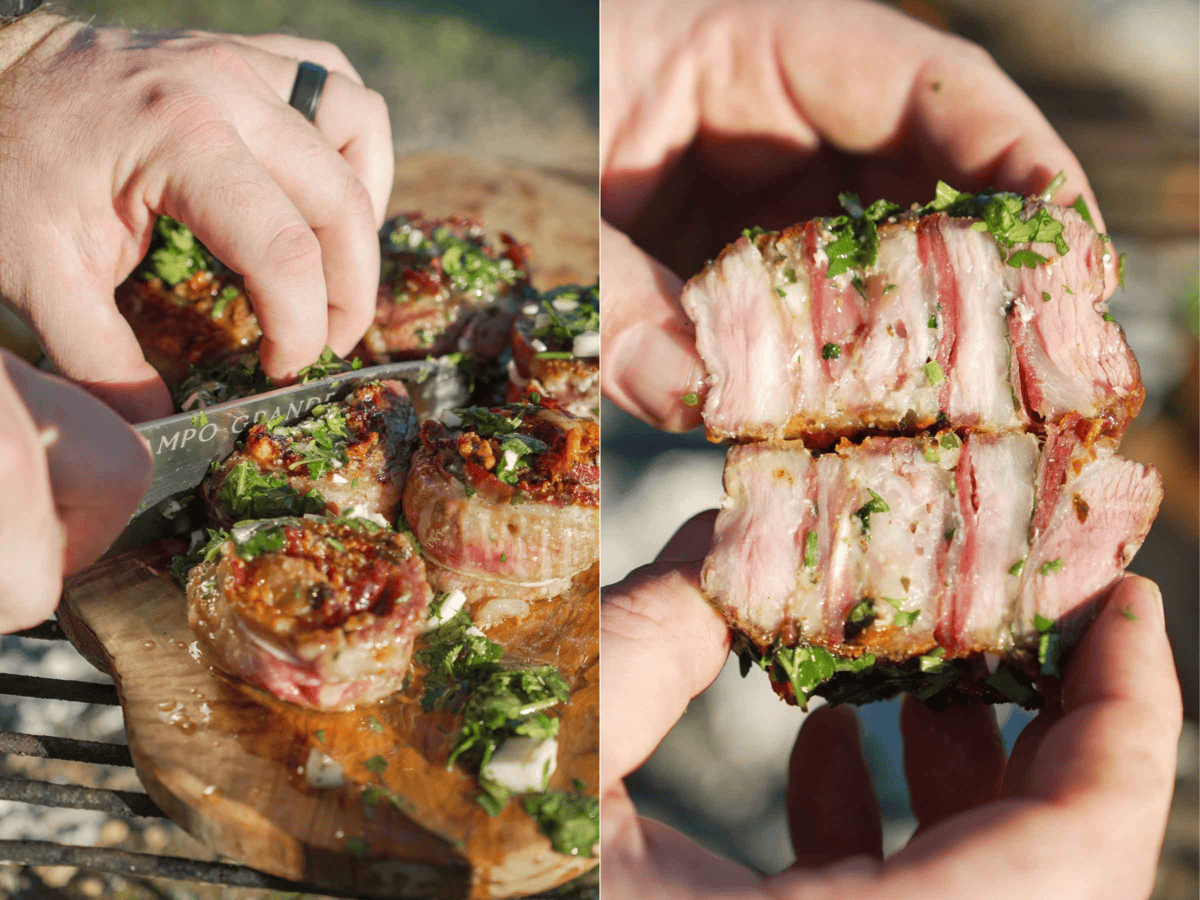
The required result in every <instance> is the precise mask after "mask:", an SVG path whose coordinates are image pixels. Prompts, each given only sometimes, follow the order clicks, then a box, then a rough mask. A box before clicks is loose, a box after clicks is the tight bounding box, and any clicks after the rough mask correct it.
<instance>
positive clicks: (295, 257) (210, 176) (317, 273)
mask: <svg viewBox="0 0 1200 900" xmlns="http://www.w3.org/2000/svg"><path fill="white" fill-rule="evenodd" d="M173 137H174V138H175V140H172V141H170V143H169V145H168V147H169V149H165V150H164V151H163V153H162V154H161V155H160V156H159V158H156V159H154V160H153V161H152V167H155V168H156V169H157V170H161V172H163V173H165V174H164V175H163V176H161V178H162V184H163V187H162V192H161V196H160V197H158V198H156V197H154V196H153V194H152V196H151V198H150V203H149V205H150V206H151V207H152V208H154V209H156V210H158V211H161V212H164V213H166V214H167V215H169V216H171V217H172V218H175V219H178V220H179V221H181V222H183V223H184V224H186V225H187V226H188V227H189V228H191V229H192V231H193V232H195V234H196V237H197V238H199V239H200V240H201V241H202V242H203V243H204V244H205V246H207V247H208V248H209V249H210V250H211V251H212V252H213V253H214V254H216V256H217V258H218V259H220V260H221V261H222V262H224V263H225V264H226V265H227V266H229V267H230V268H232V269H233V270H234V271H236V272H240V273H241V274H242V275H243V276H244V277H245V280H246V292H247V294H248V295H249V297H250V301H251V303H252V304H253V306H254V312H255V315H256V316H257V317H258V321H259V324H260V326H261V327H262V330H263V340H262V344H261V345H260V348H259V354H260V358H261V360H262V367H263V370H264V371H265V372H266V373H267V375H268V376H270V377H271V378H272V379H277V380H279V379H287V378H289V377H292V376H294V375H295V373H296V372H297V371H299V370H300V369H301V368H302V367H304V366H306V365H308V364H309V363H311V362H312V361H313V360H315V359H316V358H317V356H318V355H320V353H321V350H322V349H323V348H324V347H325V344H326V342H327V340H328V295H327V293H326V289H325V276H324V271H323V268H322V252H321V251H322V248H321V243H320V241H319V240H318V238H317V235H316V234H315V233H314V232H313V230H312V228H310V227H309V225H308V223H307V222H306V221H305V219H304V217H303V216H302V215H301V214H300V212H299V210H297V209H296V207H295V205H294V204H293V203H292V201H291V200H290V199H289V198H288V197H287V195H286V194H285V193H284V192H283V190H282V188H280V187H279V185H278V184H277V183H276V182H275V181H274V179H272V178H271V177H270V176H269V175H268V173H267V172H266V170H265V169H264V168H263V166H262V164H261V163H259V162H258V161H257V160H256V159H254V157H253V156H252V155H251V153H250V151H249V149H248V148H247V146H246V144H245V142H244V141H243V140H242V138H241V137H240V136H239V135H238V133H237V131H236V130H235V129H234V128H233V126H232V125H231V124H229V123H228V122H227V121H225V120H223V119H221V118H218V117H217V115H216V113H215V111H213V112H212V113H211V114H210V115H209V116H208V120H207V122H205V124H204V125H202V126H192V127H190V128H188V130H187V131H184V132H182V133H177V134H175V135H174V136H173Z"/></svg>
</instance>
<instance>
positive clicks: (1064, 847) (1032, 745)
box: [600, 0, 1182, 900]
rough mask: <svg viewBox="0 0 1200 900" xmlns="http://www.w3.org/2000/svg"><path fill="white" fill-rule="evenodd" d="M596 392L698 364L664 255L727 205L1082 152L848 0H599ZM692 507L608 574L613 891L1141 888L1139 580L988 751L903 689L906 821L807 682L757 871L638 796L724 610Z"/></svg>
mask: <svg viewBox="0 0 1200 900" xmlns="http://www.w3.org/2000/svg"><path fill="white" fill-rule="evenodd" d="M601 35H602V47H603V48H604V63H603V65H602V67H601V69H602V71H601V104H600V108H601V120H600V137H601V165H602V202H601V206H602V214H603V219H604V221H603V224H602V230H601V270H602V283H603V284H604V291H603V293H602V298H601V304H602V309H601V322H602V337H603V347H604V358H603V365H602V373H603V374H602V377H603V389H604V392H605V395H606V396H607V397H608V398H609V399H610V400H612V401H613V402H614V403H616V404H617V405H618V406H620V407H622V408H623V409H625V410H626V411H628V412H630V413H632V414H633V415H636V416H638V417H640V418H642V419H644V420H645V421H647V422H650V423H651V424H654V425H656V426H658V427H660V428H665V429H668V430H680V429H687V428H691V427H694V426H696V425H698V424H699V422H700V410H699V409H698V408H697V407H694V406H689V405H687V404H686V403H684V402H682V399H681V398H683V397H684V396H685V395H687V394H688V393H690V392H692V391H696V390H698V389H699V388H700V387H701V384H702V378H703V368H702V366H701V364H700V360H699V358H698V356H697V354H696V351H695V348H694V344H693V335H692V329H691V327H690V324H689V323H688V321H687V318H686V316H684V314H683V312H682V310H681V308H680V305H679V293H680V290H681V288H682V284H683V281H682V280H683V279H684V278H686V277H688V276H690V275H691V274H694V273H695V272H696V271H697V270H698V269H699V268H700V267H701V266H703V265H704V262H705V260H707V259H710V258H712V257H713V256H715V255H716V253H718V252H719V251H720V249H721V247H722V246H724V245H725V244H727V243H729V242H730V241H732V240H733V239H734V238H736V237H737V235H738V234H739V233H740V232H741V230H742V229H743V228H745V227H747V226H751V225H760V226H763V227H766V228H779V227H782V226H786V225H789V224H792V223H794V222H797V221H801V220H804V219H806V218H812V217H814V216H819V215H832V214H835V213H837V212H838V208H837V202H836V195H837V193H838V192H839V191H852V192H855V193H857V194H859V195H860V196H861V197H862V198H863V200H864V202H870V201H871V200H874V199H876V198H879V197H887V198H889V199H892V200H894V201H897V202H900V203H902V204H909V203H911V202H914V201H927V200H928V199H930V198H931V197H932V196H933V190H934V185H935V183H936V182H937V180H938V179H943V180H945V181H947V182H949V183H950V184H952V185H954V186H955V187H957V188H959V189H962V190H972V191H974V190H980V189H983V188H986V187H995V188H998V189H1004V190H1012V191H1017V192H1020V193H1023V194H1035V193H1039V192H1041V191H1043V190H1044V189H1045V188H1046V187H1047V185H1049V184H1050V182H1051V181H1052V179H1053V178H1054V175H1055V173H1057V172H1059V171H1062V172H1063V173H1064V174H1065V176H1066V181H1065V183H1064V185H1063V186H1062V187H1061V188H1060V189H1059V191H1058V192H1057V193H1056V194H1055V195H1054V197H1052V198H1051V199H1053V200H1056V201H1057V202H1061V203H1070V202H1072V201H1074V200H1075V198H1076V197H1078V196H1080V195H1082V196H1083V198H1084V200H1085V202H1086V203H1087V204H1088V206H1089V207H1090V209H1091V212H1092V216H1093V218H1094V219H1095V221H1096V225H1097V227H1098V228H1099V229H1100V230H1103V229H1104V224H1103V220H1102V219H1101V217H1100V215H1099V211H1098V207H1097V205H1096V203H1095V198H1094V196H1093V194H1092V192H1091V189H1090V187H1089V186H1088V183H1087V180H1086V178H1085V177H1084V175H1083V172H1082V170H1081V169H1080V167H1079V163H1078V162H1077V161H1076V159H1075V157H1074V156H1073V155H1072V153H1071V152H1070V150H1069V149H1068V148H1067V147H1066V145H1065V144H1064V143H1063V141H1062V140H1061V138H1059V136H1058V135H1057V134H1056V133H1055V132H1054V130H1053V128H1052V127H1051V126H1050V125H1049V123H1047V121H1046V120H1045V118H1044V117H1043V116H1042V114H1041V113H1040V112H1039V111H1038V110H1037V108H1036V107H1035V106H1034V104H1033V103H1032V101H1030V100H1029V98H1028V97H1026V96H1025V95H1024V94H1023V93H1022V92H1021V91H1020V89H1019V88H1017V87H1016V85H1014V84H1013V82H1012V81H1011V80H1010V79H1009V78H1008V77H1007V76H1006V75H1005V74H1004V73H1003V72H1002V71H1001V70H1000V69H999V68H998V67H997V66H996V65H995V64H994V62H993V61H992V60H991V59H990V58H989V57H988V56H987V54H986V53H984V52H983V51H982V50H980V49H979V48H978V47H976V46H974V45H972V44H970V43H968V42H966V41H963V40H961V39H959V38H957V37H954V36H952V35H948V34H944V33H941V32H937V31H935V30H933V29H930V28H928V27H925V26H923V25H921V24H919V23H917V22H916V21H914V20H912V19H909V18H907V17H906V16H904V15H902V14H900V13H898V12H896V11H894V10H890V9H887V8H884V7H881V6H876V5H873V4H870V3H867V2H856V0H842V2H832V0H825V2H822V0H786V2H785V0H778V2H770V0H762V2H754V0H748V2H741V3H733V2H725V0H697V2H691V3H685V2H667V0H637V2H634V0H611V2H605V3H604V4H602V8H601ZM711 532H712V515H711V514H705V515H702V516H701V517H698V518H697V519H695V520H693V521H692V522H690V523H688V524H687V525H685V526H684V528H683V529H681V530H680V532H679V533H678V534H677V535H676V536H675V538H673V539H672V541H671V542H670V543H669V544H668V546H667V548H666V549H665V550H664V551H663V553H662V554H661V555H660V557H659V559H658V561H656V562H655V563H653V564H652V565H650V566H646V567H644V568H642V569H639V570H636V571H635V572H634V573H633V574H632V575H631V576H630V577H629V578H627V579H626V580H624V581H622V582H620V583H619V584H616V585H613V586H612V587H610V588H609V589H607V591H606V592H605V595H604V604H603V608H602V614H601V629H602V637H601V639H602V643H603V647H604V653H603V655H602V685H603V689H602V710H601V722H602V723H603V736H602V745H601V746H602V752H601V781H602V790H603V794H602V806H601V821H602V833H601V842H602V867H603V872H604V877H603V891H604V896H605V898H606V900H627V898H641V897H654V898H656V900H663V898H703V897H721V898H723V900H735V898H736V900H741V898H747V900H748V898H768V897H769V898H773V900H790V898H797V900H800V898H804V900H812V898H829V900H832V898H847V900H850V898H853V900H871V898H880V900H884V898H886V900H905V898H910V897H911V898H914V900H915V898H922V900H924V898H928V897H929V896H930V895H931V894H935V895H937V896H942V897H972V898H992V897H995V898H1005V900H1011V898H1012V897H1014V896H1022V895H1023V894H1026V893H1029V892H1030V891H1037V892H1046V893H1050V894H1053V895H1054V896H1055V897H1064V898H1081V900H1082V898H1113V900H1119V898H1130V897H1146V896H1148V895H1149V893H1150V890H1151V888H1152V885H1153V881H1154V872H1155V864H1156V862H1157V858H1158V852H1159V847H1160V846H1161V842H1162V837H1163V832H1164V828H1165V823H1166V816H1167V810H1168V807H1169V804H1170V798H1171V793H1172V789H1173V785H1174V777H1175V756H1176V742H1177V740H1178V735H1179V730H1180V727H1181V715H1182V713H1181V706H1180V697H1179V686H1178V682H1177V680H1176V677H1175V672H1174V667H1173V664H1172V658H1171V651H1170V647H1169V645H1168V643H1167V639H1166V634H1165V630H1164V625H1163V613H1162V601H1161V598H1160V596H1159V593H1158V590H1157V588H1156V587H1155V585H1154V584H1153V583H1151V582H1149V581H1146V580H1145V579H1141V578H1135V577H1128V578H1125V579H1124V580H1122V581H1121V582H1119V583H1118V584H1117V585H1116V587H1115V588H1114V589H1113V590H1112V592H1111V593H1110V595H1109V596H1108V598H1107V599H1106V601H1105V602H1104V603H1103V605H1102V608H1101V611H1100V613H1099V616H1098V618H1097V619H1096V621H1095V623H1094V624H1093V626H1092V627H1091V629H1090V630H1089V631H1088V632H1087V634H1086V636H1085V637H1084V639H1083V641H1082V643H1081V644H1080V645H1079V646H1078V648H1077V649H1076V651H1075V654H1074V656H1073V657H1072V658H1071V659H1070V661H1069V663H1068V664H1067V666H1066V669H1065V676H1064V681H1063V690H1062V695H1061V701H1060V702H1052V703H1050V704H1049V705H1047V707H1045V708H1044V709H1043V710H1042V711H1041V712H1040V713H1039V714H1038V716H1037V718H1036V719H1034V720H1033V722H1032V723H1031V724H1030V725H1029V726H1027V727H1026V729H1025V731H1024V733H1023V734H1022V735H1021V737H1020V739H1019V740H1018V742H1017V744H1016V747H1015V748H1014V751H1013V754H1012V756H1011V758H1009V759H1007V760H1006V759H1005V755H1004V751H1003V746H1002V744H1001V741H1000V738H999V735H998V733H997V730H996V725H995V719H994V717H993V714H992V712H991V711H990V709H988V708H986V707H967V708H959V709H954V710H950V711H947V712H945V713H934V712H931V711H930V710H928V709H927V708H925V707H924V706H923V705H922V704H921V703H920V702H918V701H915V700H913V699H911V698H909V699H907V700H906V701H905V703H904V706H903V712H902V715H901V729H902V732H903V735H904V739H905V751H904V759H905V767H906V772H907V778H908V782H909V788H910V793H911V796H912V805H913V809H914V811H915V814H916V816H917V819H918V823H919V828H918V831H917V834H916V836H915V837H914V838H913V839H912V840H911V841H910V842H909V844H908V845H907V846H906V847H905V848H904V849H903V850H901V851H899V852H898V853H896V854H894V855H893V856H891V857H889V858H888V859H887V860H886V861H885V860H883V859H882V851H881V843H882V827H881V823H880V817H879V806H878V803H877V801H876V799H875V797H874V796H873V795H872V793H871V787H870V779H869V778H868V777H867V770H866V763H865V761H864V759H863V755H862V751H861V748H860V745H859V734H858V726H857V719H856V717H855V714H854V712H853V710H851V709H848V708H838V709H827V708H823V709H819V710H817V711H816V712H814V713H813V714H812V715H810V716H809V717H808V718H807V719H806V721H805V724H804V727H803V728H802V730H801V731H800V734H799V736H798V738H797V741H796V745H795V749H794V751H793V754H792V758H791V761H790V764H789V776H790V777H789V788H788V795H787V803H788V819H789V824H790V827H791V834H792V843H793V848H794V850H795V854H796V860H797V861H796V863H795V864H794V865H793V866H791V867H789V868H788V869H787V870H786V871H784V872H783V873H781V874H777V875H775V876H773V877H763V876H761V875H759V874H757V873H753V872H750V871H748V870H746V869H744V868H741V867H740V866H738V865H736V864H734V863H732V862H730V861H728V860H725V859H722V858H719V857H717V856H714V855H712V854H711V853H709V852H707V851H706V850H704V849H702V848H701V847H699V846H698V845H697V844H695V843H694V842H692V841H691V840H690V839H688V838H686V837H684V836H683V835H680V834H678V833H676V832H674V831H672V830H670V829H668V828H665V827H664V826H662V825H659V824H657V823H654V822H651V821H648V820H644V819H641V818H639V817H638V814H637V810H636V809H635V808H634V806H633V804H632V802H631V801H630V798H629V796H628V794H627V793H626V791H625V789H624V786H623V784H622V779H623V778H624V777H625V776H626V775H628V774H629V773H630V772H632V771H633V770H634V769H636V768H637V767H638V766H639V765H641V763H642V762H643V761H644V760H645V759H646V758H647V757H648V756H649V755H650V753H651V752H652V751H653V750H654V748H655V747H656V746H657V745H658V743H659V742H660V741H661V740H662V738H663V736H664V735H665V734H666V733H667V732H668V731H669V730H670V728H671V727H672V726H673V725H674V724H675V722H676V721H677V720H678V719H679V717H680V715H682V713H683V711H684V709H685V708H686V706H687V704H688V702H689V701H690V700H691V699H692V698H693V697H695V696H696V695H697V694H699V693H700V692H701V691H703V690H704V689H705V688H706V687H707V686H708V685H709V684H710V683H711V682H712V681H713V679H714V678H715V677H716V676H717V673H718V672H719V671H720V669H721V667H722V665H723V664H724V662H725V660H726V659H727V657H728V652H729V632H728V630H727V629H726V627H725V625H724V623H723V621H722V620H721V618H720V616H719V615H718V614H717V613H716V612H715V611H714V610H713V608H712V607H711V606H709V605H708V603H707V602H706V601H705V600H704V598H703V596H702V595H701V593H700V589H699V574H700V560H701V559H702V558H703V556H704V554H705V552H706V550H707V548H708V544H709V541H710V539H711Z"/></svg>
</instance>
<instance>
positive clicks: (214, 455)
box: [106, 360, 455, 556]
mask: <svg viewBox="0 0 1200 900" xmlns="http://www.w3.org/2000/svg"><path fill="white" fill-rule="evenodd" d="M447 369H449V370H450V371H451V372H453V371H455V370H454V367H453V366H451V365H448V364H446V363H441V362H438V361H435V360H418V361H416V362H401V363H389V364H387V365H383V366H372V367H370V368H364V369H353V370H351V371H349V372H341V373H339V374H337V375H329V376H327V377H325V378H319V379H317V380H316V381H309V382H306V383H304V384H296V385H291V386H290V387H283V388H279V389H277V390H274V391H268V392H267V393H265V394H256V395H254V396H253V397H243V398H241V399H238V400H230V401H228V402H226V403H221V404H218V405H216V406H210V407H208V408H206V409H203V410H196V411H193V412H186V413H180V414H179V415H175V416H168V417H167V418H165V419H155V420H153V421H151V422H143V423H141V424H139V425H135V426H134V427H135V428H136V429H137V431H138V433H139V434H140V435H141V436H142V437H144V438H145V439H146V441H147V442H148V443H149V445H150V452H151V453H153V454H154V475H153V477H152V479H151V482H150V488H149V490H147V491H146V494H145V495H144V496H143V497H142V502H141V503H140V504H139V505H138V508H137V510H136V511H135V512H134V514H133V516H132V517H131V518H130V520H129V524H128V525H127V526H126V527H125V530H124V531H123V532H122V533H121V535H120V537H118V538H117V540H116V543H114V544H113V546H112V547H111V548H110V549H109V551H108V553H107V554H106V555H108V556H111V555H114V554H116V553H120V552H123V551H124V550H128V549H130V548H132V547H137V546H141V545H143V544H145V543H148V542H149V541H150V540H153V539H155V538H156V537H161V536H162V535H163V533H164V531H169V530H170V529H169V528H166V527H165V526H166V525H167V522H168V521H169V520H171V519H172V518H174V514H175V513H177V512H179V511H180V510H181V508H182V507H181V504H180V503H179V502H178V501H177V500H174V499H173V498H176V497H177V495H179V494H181V493H184V492H189V491H192V490H194V489H195V488H196V487H197V486H198V485H199V484H200V482H201V481H203V480H204V476H205V475H206V474H208V471H209V469H210V467H211V466H212V464H213V462H215V461H217V460H221V459H224V458H225V457H227V456H228V455H229V454H230V453H232V452H233V450H234V447H235V445H236V444H237V441H238V439H239V438H240V437H241V435H242V434H243V433H245V431H246V430H247V429H248V428H249V427H250V426H251V425H254V424H257V423H259V422H270V421H273V420H279V421H280V423H281V424H291V423H293V422H295V421H296V420H298V419H300V418H302V417H304V416H305V415H307V414H308V413H309V412H311V411H312V409H313V407H315V406H319V405H321V404H322V403H329V402H332V401H335V400H340V399H341V398H343V397H345V396H346V395H347V394H349V393H350V392H351V391H352V390H354V388H356V387H358V386H359V385H360V384H364V383H366V382H369V381H380V380H383V379H402V380H404V381H406V382H408V386H409V387H410V392H409V393H410V396H412V398H413V401H414V405H415V406H416V407H417V412H418V414H419V415H425V414H428V413H429V412H430V410H429V409H428V408H426V409H422V406H423V405H424V406H428V404H427V403H424V402H422V401H423V400H424V398H422V397H421V396H420V394H421V392H420V391H416V390H412V388H413V387H414V386H415V385H417V384H423V383H425V382H426V381H427V380H430V379H432V380H433V381H435V382H436V381H438V380H439V378H438V377H437V376H443V375H445V374H446V371H445V370H447Z"/></svg>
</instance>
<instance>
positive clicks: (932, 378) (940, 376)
mask: <svg viewBox="0 0 1200 900" xmlns="http://www.w3.org/2000/svg"><path fill="white" fill-rule="evenodd" d="M923 368H924V369H925V377H926V378H928V379H929V383H930V384H931V385H934V386H936V385H939V384H941V383H942V382H943V381H945V380H946V373H945V372H943V371H942V367H941V365H940V364H939V363H938V361H937V360H936V359H931V360H930V361H929V362H927V363H925V365H924V367H923Z"/></svg>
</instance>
